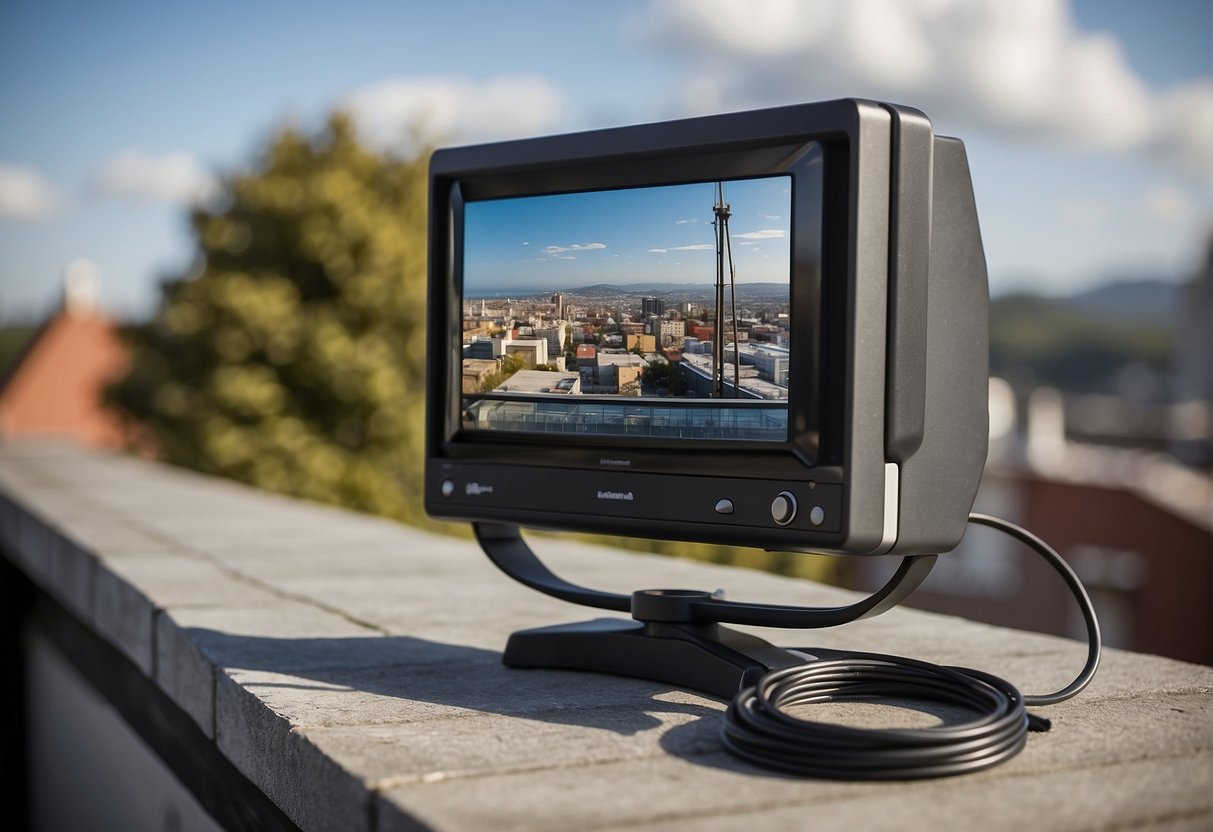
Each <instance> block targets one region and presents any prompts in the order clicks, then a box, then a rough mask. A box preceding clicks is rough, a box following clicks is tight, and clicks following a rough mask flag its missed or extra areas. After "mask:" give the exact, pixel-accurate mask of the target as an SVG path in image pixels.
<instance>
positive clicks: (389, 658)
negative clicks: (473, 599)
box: [186, 628, 971, 779]
mask: <svg viewBox="0 0 1213 832" xmlns="http://www.w3.org/2000/svg"><path fill="white" fill-rule="evenodd" d="M186 632H188V633H189V634H190V636H191V637H192V639H193V640H194V643H195V644H196V645H197V646H198V647H199V648H200V649H201V650H202V652H203V653H204V654H205V655H206V656H207V657H208V658H210V659H211V660H212V661H214V662H215V663H216V664H218V665H219V666H221V667H224V668H226V669H227V670H228V671H229V672H232V673H236V674H239V673H240V672H253V673H258V672H262V673H272V674H281V675H283V676H288V677H291V678H290V679H289V680H282V681H279V680H275V679H265V678H262V679H241V680H240V682H241V684H243V685H246V686H247V687H248V688H249V689H250V690H251V691H253V692H256V690H257V689H259V688H260V689H266V688H281V689H291V690H299V691H306V690H314V691H325V690H337V691H340V690H353V691H362V692H365V693H370V694H374V695H377V696H383V697H390V698H391V699H393V700H396V701H395V702H394V703H389V704H387V705H385V706H383V707H382V708H380V709H379V710H378V713H376V715H375V718H376V719H379V718H382V719H385V720H388V721H392V720H401V721H405V720H408V719H409V717H410V715H412V716H415V717H417V718H424V716H425V715H426V712H427V706H429V705H439V706H444V707H451V708H458V709H465V710H469V711H477V712H481V713H488V714H498V715H501V716H509V717H514V718H518V719H528V720H535V721H539V722H545V723H551V724H561V725H574V726H580V727H586V728H596V729H600V730H606V731H612V732H615V733H617V734H620V735H625V736H631V735H636V734H640V733H642V732H645V731H651V730H655V729H662V733H661V736H660V738H659V739H658V744H659V746H660V747H661V748H662V749H663V750H664V751H666V752H667V753H669V754H671V755H673V756H675V757H679V758H682V759H685V760H688V761H690V762H693V763H695V764H697V765H702V766H707V767H711V768H718V769H726V770H729V771H736V772H743V773H747V774H751V775H761V776H766V777H777V778H785V779H786V778H787V777H788V776H787V775H784V774H779V773H775V772H769V771H766V770H763V769H760V768H757V767H755V766H752V765H750V764H748V763H745V762H742V761H740V760H738V759H736V758H734V757H732V756H731V755H730V754H728V753H727V752H726V751H725V750H724V747H723V745H722V743H721V740H720V729H721V719H722V712H723V708H722V704H723V703H722V704H716V705H713V704H712V702H713V701H716V702H718V701H719V700H714V699H711V698H708V697H707V696H706V695H703V694H698V693H695V694H693V695H692V696H688V697H686V698H687V699H699V700H700V701H699V702H695V701H677V699H670V698H667V696H668V695H670V694H674V695H675V696H677V694H676V693H675V692H676V690H677V689H676V688H673V687H670V686H668V685H663V684H660V683H657V682H651V681H647V680H643V679H632V678H627V677H621V676H612V675H606V674H599V673H590V672H582V671H565V670H521V669H516V668H509V667H505V666H504V665H503V664H502V663H501V653H499V652H497V651H495V650H485V649H482V648H478V647H467V646H463V645H458V644H447V643H443V642H437V641H429V640H426V639H420V638H414V637H411V636H365V637H334V638H267V637H263V636H247V635H238V634H232V633H224V632H220V631H216V630H209V629H202V628H191V629H188V630H187V631H186ZM409 703H416V705H417V707H416V708H415V709H414V708H413V707H412V706H411V705H410V704H409ZM872 704H878V705H880V706H882V708H881V711H880V712H878V713H877V715H876V719H877V720H878V721H879V722H884V719H883V717H887V716H889V715H893V716H894V722H895V723H897V722H900V723H901V724H900V725H898V726H897V727H910V725H909V724H906V722H905V718H906V714H907V712H916V713H917V714H918V715H919V716H920V717H926V718H927V721H928V722H936V723H937V724H955V723H956V722H960V721H963V720H964V719H965V718H966V714H964V713H963V711H961V710H959V709H953V708H947V707H944V706H940V705H937V704H935V703H929V702H915V701H912V700H896V701H891V700H872ZM310 707H313V708H314V707H322V705H321V703H318V702H313V703H312V704H311V706H310ZM342 707H343V708H344V707H348V702H347V703H343V704H342ZM843 707H845V706H843ZM899 711H900V712H901V713H900V715H897V712H899ZM662 714H677V715H680V716H681V717H682V718H681V719H679V720H678V721H677V723H676V724H673V725H669V724H668V723H669V720H668V719H667V720H663V719H661V718H660V715H662ZM839 715H840V712H838V711H835V712H834V713H833V714H831V713H829V712H828V711H827V712H826V714H825V717H826V721H831V717H834V718H837V717H838V716H839ZM841 715H842V720H841V721H842V722H848V721H849V720H848V719H847V714H846V712H845V711H843V712H841ZM967 716H968V717H971V715H967ZM916 721H917V724H918V725H919V726H921V725H923V721H922V719H921V718H920V719H918V720H916ZM852 724H854V723H852ZM868 727H875V726H871V725H870V726H868ZM882 727H892V726H890V725H887V724H885V725H884V726H882Z"/></svg>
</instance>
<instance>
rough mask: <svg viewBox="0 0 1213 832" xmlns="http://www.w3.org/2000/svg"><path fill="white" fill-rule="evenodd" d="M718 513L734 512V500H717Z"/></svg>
mask: <svg viewBox="0 0 1213 832" xmlns="http://www.w3.org/2000/svg"><path fill="white" fill-rule="evenodd" d="M716 513H717V514H732V513H733V501H732V500H717V501H716Z"/></svg>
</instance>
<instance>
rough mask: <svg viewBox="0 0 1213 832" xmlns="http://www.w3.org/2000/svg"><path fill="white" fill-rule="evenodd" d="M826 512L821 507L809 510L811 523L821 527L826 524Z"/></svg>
mask: <svg viewBox="0 0 1213 832" xmlns="http://www.w3.org/2000/svg"><path fill="white" fill-rule="evenodd" d="M825 519H826V510H825V509H824V508H822V507H821V506H813V507H812V508H811V509H809V522H810V523H812V524H813V525H814V526H820V525H821V524H822V523H824V522H825Z"/></svg>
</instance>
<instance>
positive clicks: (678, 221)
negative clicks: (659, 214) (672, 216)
mask: <svg viewBox="0 0 1213 832" xmlns="http://www.w3.org/2000/svg"><path fill="white" fill-rule="evenodd" d="M688 222H695V219H694V218H691V219H689V220H674V225H686V224H687V223H688Z"/></svg>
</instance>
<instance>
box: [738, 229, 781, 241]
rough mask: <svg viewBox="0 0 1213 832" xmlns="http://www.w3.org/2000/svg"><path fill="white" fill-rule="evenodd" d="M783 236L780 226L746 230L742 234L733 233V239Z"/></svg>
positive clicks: (759, 238)
mask: <svg viewBox="0 0 1213 832" xmlns="http://www.w3.org/2000/svg"><path fill="white" fill-rule="evenodd" d="M783 236H784V231H783V229H782V228H764V229H762V230H761V231H747V232H745V233H744V234H734V235H733V239H734V240H777V239H779V238H781V237H783Z"/></svg>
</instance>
